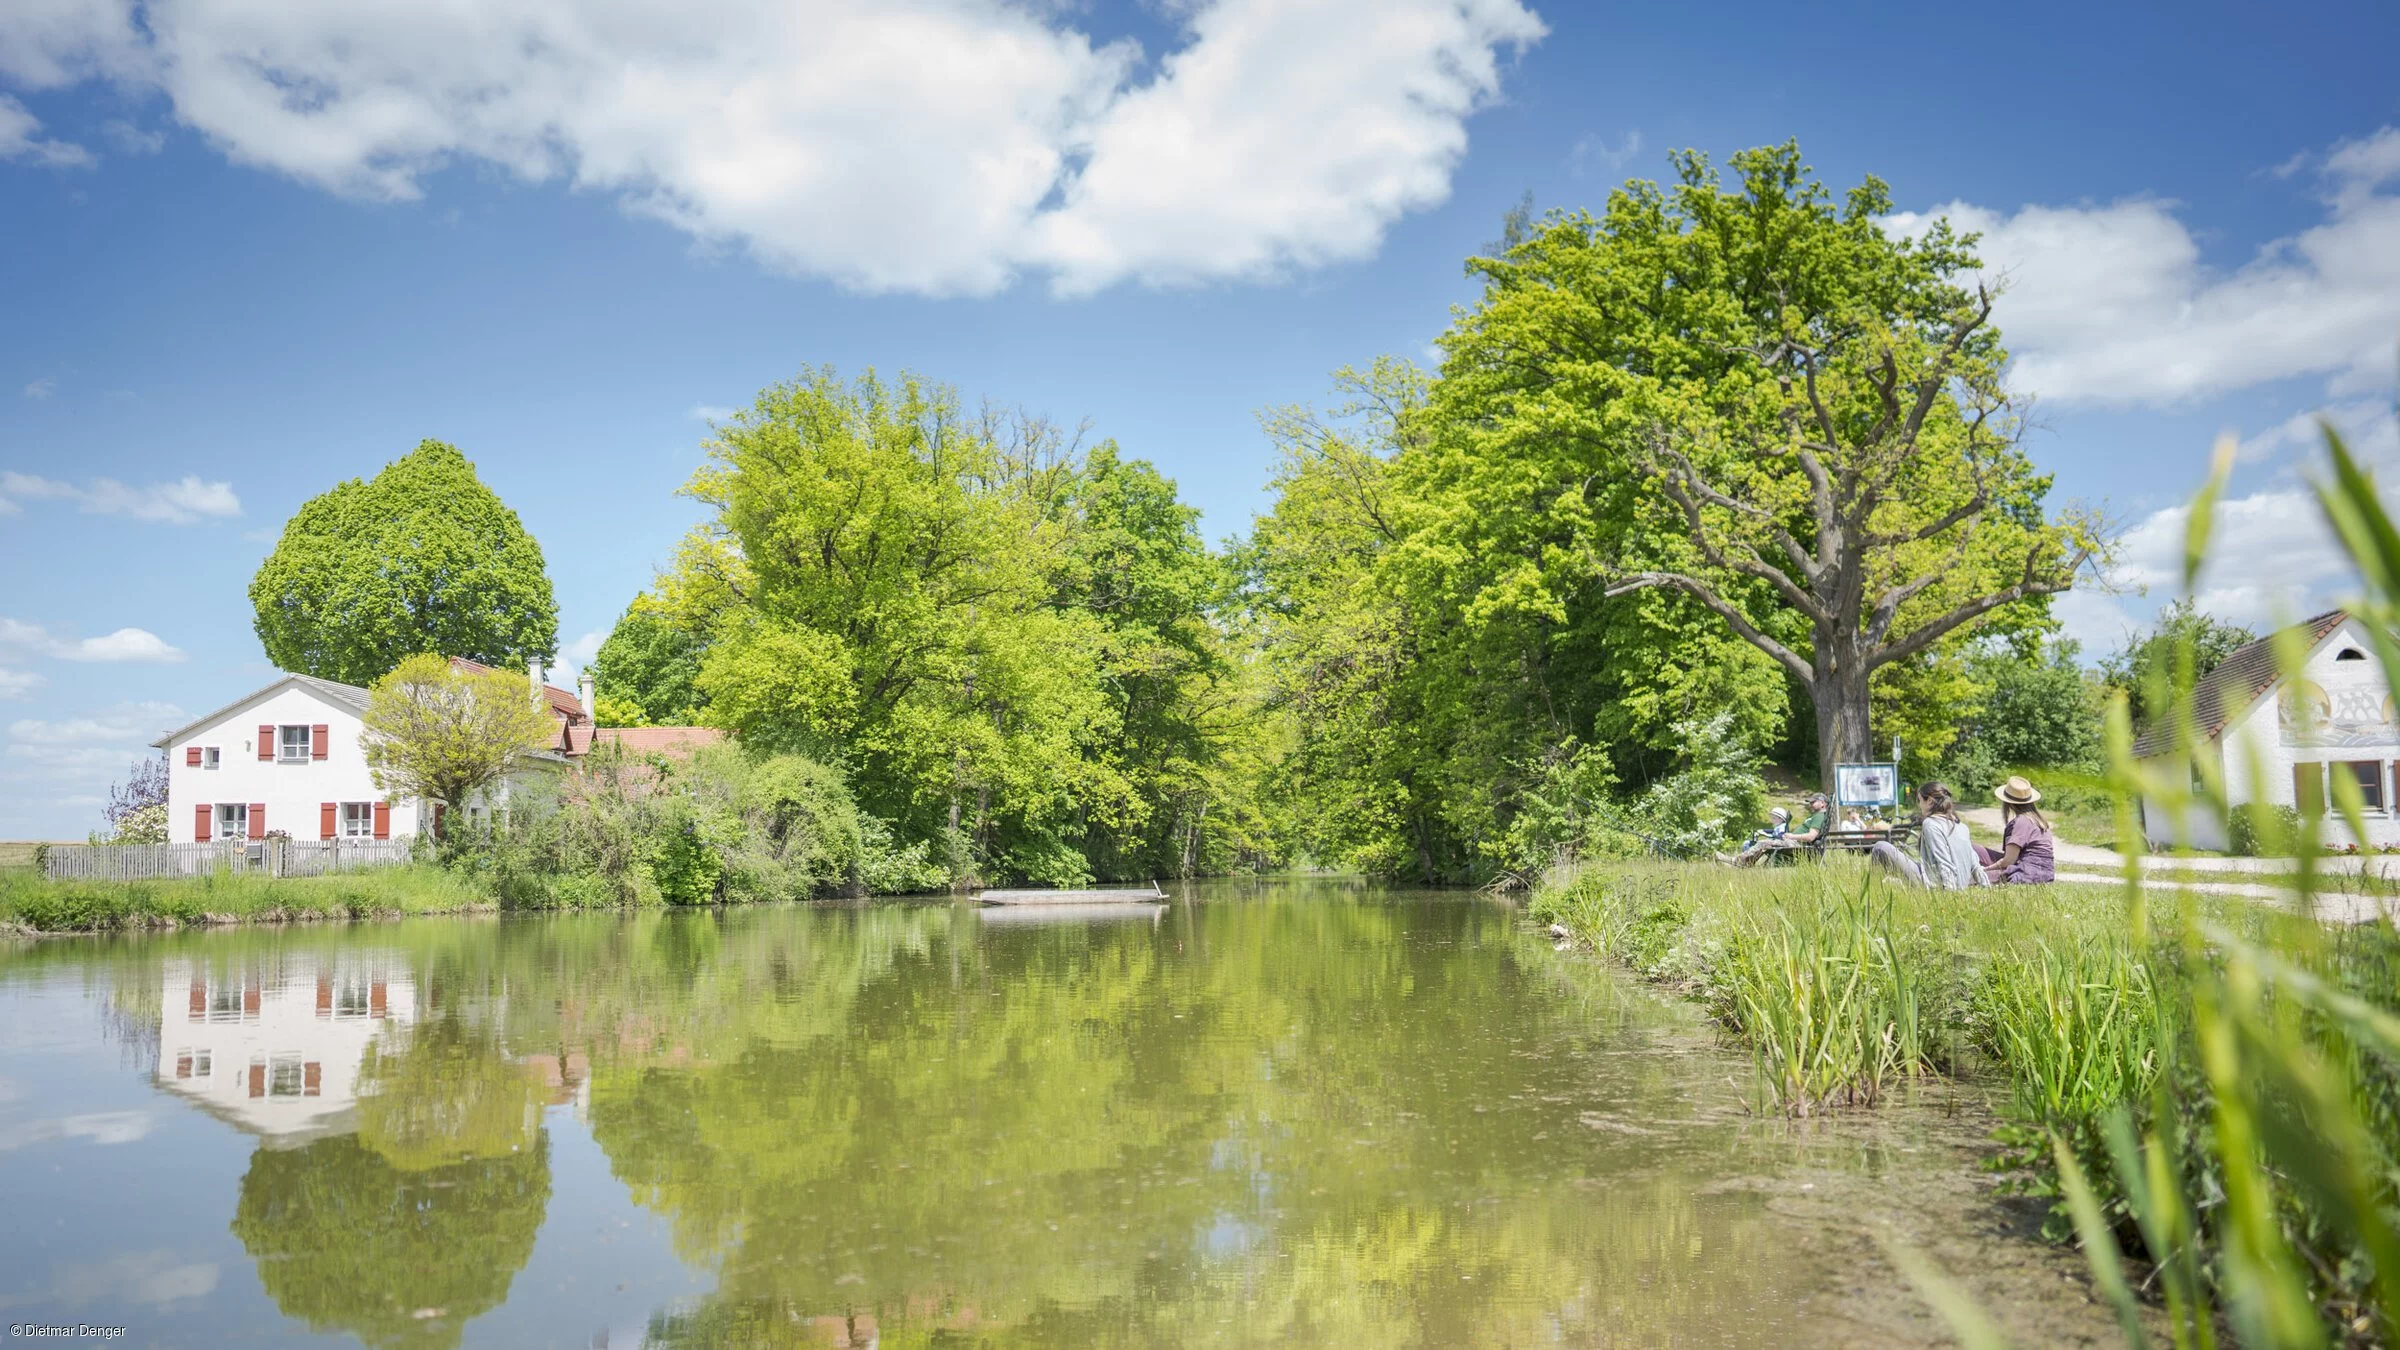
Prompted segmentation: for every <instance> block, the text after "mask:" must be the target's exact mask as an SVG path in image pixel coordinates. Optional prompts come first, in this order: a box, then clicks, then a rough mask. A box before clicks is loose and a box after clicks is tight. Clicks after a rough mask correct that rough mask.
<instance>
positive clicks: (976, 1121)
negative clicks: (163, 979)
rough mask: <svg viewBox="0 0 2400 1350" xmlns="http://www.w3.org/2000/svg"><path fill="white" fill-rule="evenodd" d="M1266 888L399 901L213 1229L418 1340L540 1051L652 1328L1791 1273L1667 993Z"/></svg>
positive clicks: (1570, 1302) (1746, 1297)
mask: <svg viewBox="0 0 2400 1350" xmlns="http://www.w3.org/2000/svg"><path fill="white" fill-rule="evenodd" d="M1293 889H1294V890H1295V891H1298V892H1300V893H1298V894H1295V895H1293V896H1292V897H1291V898H1289V899H1284V900H1277V901H1268V902H1262V903H1247V902H1231V903H1218V904H1203V905H1195V906H1178V907H1176V908H1175V909H1174V910H1173V911H1172V912H1171V913H1170V914H1169V915H1168V916H1167V917H1166V918H1165V919H1164V920H1163V922H1162V923H1161V924H1159V925H1157V926H1153V925H1151V924H1148V923H1130V924H1074V925H1066V926H1053V927H1041V926H1033V927H1026V926H1011V927H1008V928H1001V927H998V926H994V927H992V928H989V929H986V928H984V927H983V926H982V925H981V924H980V923H979V921H978V920H977V919H976V918H975V917H974V915H973V913H972V912H971V911H968V910H965V909H963V908H953V907H948V906H941V907H913V908H911V907H897V906H879V907H872V908H864V909H858V910H813V909H800V908H780V907H777V908H761V909H758V910H751V911H734V912H724V913H698V914H644V915H636V916H630V917H626V918H621V919H620V918H615V917H594V918H576V919H565V920H559V921H537V922H524V923H509V924H499V925H494V926H490V927H480V928H478V927H471V926H452V927H449V928H442V927H438V926H432V925H412V926H410V927H408V928H406V929H403V930H399V932H398V934H396V935H395V936H394V937H392V938H391V939H389V940H390V941H391V942H392V943H393V944H394V946H395V948H396V950H395V951H394V953H393V956H394V957H395V958H396V959H401V960H404V961H405V962H406V963H407V965H408V967H409V969H410V971H411V972H412V976H413V978H414V979H415V980H416V981H417V984H418V987H420V988H424V989H427V990H436V991H439V994H438V996H437V997H434V998H432V999H430V1000H429V1006H430V1007H431V1008H432V1012H431V1017H432V1019H433V1020H431V1021H430V1022H428V1023H425V1024H421V1025H419V1026H416V1027H413V1028H409V1029H407V1032H406V1034H405V1035H404V1036H401V1037H398V1038H395V1039H394V1040H393V1041H392V1042H391V1043H390V1044H389V1045H386V1046H382V1047H380V1048H379V1049H378V1051H377V1052H376V1053H375V1054H374V1055H372V1056H371V1062H370V1063H368V1064H367V1065H365V1066H364V1072H363V1074H362V1082H363V1084H364V1085H365V1087H366V1095H364V1096H363V1097H362V1099H361V1102H360V1105H359V1109H358V1112H357V1119H358V1122H359V1132H358V1134H357V1135H356V1136H355V1137H349V1138H340V1139H332V1140H325V1141H322V1142H319V1143H316V1144H313V1145H311V1146H309V1147H307V1148H304V1149H299V1150H293V1151H288V1152H275V1151H262V1152H261V1153H260V1154H259V1155H258V1156H257V1158H256V1159H255V1160H254V1161H253V1163H252V1165H251V1171H250V1175H249V1176H248V1177H247V1178H246V1179H245V1181H244V1183H243V1186H242V1191H241V1202H240V1211H239V1213H238V1214H237V1217H236V1219H235V1224H234V1227H235V1231H236V1232H237V1233H238V1234H239V1235H240V1236H241V1238H242V1241H243V1242H244V1243H245V1244H246V1245H247V1246H248V1247H249V1248H250V1250H251V1252H252V1253H253V1254H254V1255H255V1256H256V1257H257V1258H258V1260H259V1268H260V1273H261V1278H262V1279H263V1280H264V1281H265V1283H266V1286H267V1288H268V1290H269V1292H271V1293H272V1294H273V1295H274V1296H275V1298H276V1300H277V1302H278V1303H279V1304H280V1305H281V1306H282V1307H283V1309H284V1310H285V1311H286V1312H287V1313H289V1314H290V1315H292V1316H294V1317H298V1318H302V1319H304V1320H306V1321H307V1322H308V1323H309V1324H310V1325H311V1326H315V1327H321V1328H325V1329H335V1328H339V1329H342V1330H348V1331H352V1332H354V1333H356V1334H357V1335H359V1336H361V1337H362V1338H364V1339H366V1340H367V1341H369V1342H370V1343H374V1344H417V1343H424V1344H451V1343H455V1342H456V1341H457V1340H458V1339H459V1337H460V1335H461V1332H462V1328H463V1325H464V1323H465V1321H466V1319H468V1318H470V1317H473V1316H475V1315H476V1314H477V1313H479V1312H482V1311H484V1310H486V1309H489V1308H491V1307H493V1306H495V1305H497V1304H498V1303H499V1302H500V1301H501V1300H502V1299H503V1298H505V1297H506V1296H507V1293H508V1290H509V1286H510V1282H511V1280H512V1278H513V1276H514V1274H515V1272H516V1271H518V1270H519V1269H521V1268H522V1267H523V1265H524V1263H525V1262H526V1260H527V1259H528V1256H529V1255H530V1251H531V1246H532V1242H533V1236H534V1232H535V1230H536V1229H537V1228H538V1227H539V1226H540V1223H541V1219H542V1212H543V1209H544V1206H545V1203H546V1201H547V1197H548V1194H549V1189H550V1178H549V1171H548V1166H547V1156H548V1155H547V1146H546V1140H545V1138H544V1135H543V1133H542V1127H541V1125H540V1116H539V1112H540V1107H541V1102H542V1100H543V1096H542V1085H541V1083H540V1082H537V1078H539V1077H541V1076H542V1074H543V1073H547V1074H548V1075H550V1076H551V1077H552V1078H556V1077H558V1076H559V1072H558V1071H559V1066H564V1065H570V1064H572V1065H575V1066H577V1071H576V1072H575V1073H574V1074H573V1075H570V1077H572V1078H574V1079H578V1080H580V1079H582V1077H583V1072H584V1066H588V1073H589V1078H588V1082H586V1083H585V1084H584V1095H582V1096H581V1098H580V1102H581V1110H582V1113H583V1115H584V1119H585V1120H586V1122H587V1123H588V1125H589V1128H590V1130H591V1133H592V1136H593V1138H594V1140H595V1141H596V1142H597V1143H598V1145H599V1146H600V1148H601V1149H602V1150H603V1151H604V1152H605V1153H606V1155H607V1157H608V1160H609V1165H610V1168H611V1170H612V1172H613V1174H614V1175H615V1177H616V1178H617V1180H618V1181H619V1182H621V1183H622V1184H623V1185H624V1186H625V1187H626V1188H627V1192H628V1194H629V1195H630V1197H631V1198H632V1200H633V1201H634V1202H635V1203H636V1204H638V1205H640V1206H642V1207H644V1208H647V1209H649V1210H651V1211H652V1212H654V1213H656V1214H658V1215H659V1216H661V1217H662V1218H663V1219H664V1220H665V1221H666V1223H667V1225H668V1229H669V1233H670V1235H671V1239H672V1242H673V1244H674V1248H675V1250H676V1252H677V1254H678V1255H679V1256H681V1257H682V1258H683V1260H684V1261H686V1262H687V1263H689V1264H690V1265H691V1266H692V1267H694V1268H695V1269H698V1270H701V1271H706V1272H708V1273H710V1274H712V1275H713V1276H714V1279H715V1290H714V1292H713V1293H712V1294H710V1295H709V1296H707V1297H706V1298H705V1299H703V1300H702V1301H701V1302H700V1303H698V1304H697V1305H695V1306H691V1307H687V1308H679V1309H673V1310H662V1311H661V1312H660V1313H658V1314H657V1315H656V1316H654V1318H653V1319H652V1322H651V1325H650V1328H649V1331H650V1335H651V1338H652V1339H653V1340H656V1341H658V1342H661V1343H667V1344H693V1345H713V1344H778V1343H789V1344H799V1345H828V1344H833V1345H840V1344H866V1343H868V1342H870V1341H872V1342H875V1343H879V1344H880V1345H882V1346H886V1347H890V1346H899V1345H906V1344H916V1343H923V1342H927V1341H933V1340H952V1339H956V1340H971V1341H974V1342H977V1343H984V1344H1023V1345H1035V1344H1042V1345H1049V1344H1086V1345H1153V1344H1155V1345H1168V1344H1173V1345H1191V1344H1224V1345H1235V1344H1249V1343H1260V1342H1270V1341H1282V1342H1293V1343H1339V1344H1442V1345H1452V1344H1493V1343H1520V1342H1529V1341H1534V1340H1540V1341H1544V1342H1552V1341H1558V1340H1566V1341H1570V1342H1573V1341H1583V1340H1592V1339H1601V1340H1606V1339H1612V1338H1613V1339H1635V1340H1640V1339H1647V1338H1650V1337H1652V1336H1663V1335H1670V1334H1672V1333H1673V1331H1674V1329H1675V1328H1678V1327H1690V1326H1694V1325H1710V1324H1714V1323H1718V1322H1720V1321H1721V1320H1722V1319H1724V1318H1728V1317H1733V1318H1739V1317H1742V1316H1744V1315H1746V1314H1745V1313H1744V1309H1745V1308H1767V1307H1784V1308H1789V1307H1790V1306H1792V1304H1793V1303H1794V1302H1795V1301H1796V1300H1798V1299H1800V1298H1803V1297H1805V1292H1806V1290H1807V1289H1809V1288H1812V1287H1815V1286H1817V1285H1821V1283H1822V1280H1823V1271H1822V1270H1821V1269H1819V1268H1818V1267H1816V1266H1814V1265H1811V1264H1810V1262H1809V1258H1808V1257H1807V1256H1806V1254H1805V1253H1803V1252H1800V1251H1797V1250H1795V1249H1794V1244H1792V1243H1790V1242H1789V1241H1788V1240H1784V1239H1782V1238H1779V1237H1778V1236H1777V1235H1776V1230H1775V1229H1773V1227H1772V1226H1771V1223H1772V1221H1771V1220H1770V1218H1769V1216H1768V1215H1767V1213H1766V1211H1765V1206H1764V1204H1763V1202H1762V1201H1761V1199H1760V1198H1759V1196H1758V1195H1757V1194H1756V1193H1755V1192H1754V1191H1751V1190H1748V1189H1745V1188H1743V1187H1740V1186H1735V1187H1731V1188H1728V1189H1727V1190H1726V1191H1725V1192H1724V1193H1716V1192H1714V1191H1712V1190H1711V1188H1710V1187H1709V1186H1707V1185H1706V1184H1705V1183H1707V1182H1708V1181H1710V1180H1712V1179H1716V1178H1720V1177H1722V1176H1723V1175H1724V1174H1725V1172H1726V1171H1727V1170H1728V1168H1729V1166H1730V1167H1732V1168H1735V1169H1738V1168H1739V1167H1741V1166H1743V1164H1742V1163H1740V1162H1738V1161H1736V1162H1732V1163H1730V1164H1729V1162H1728V1158H1729V1156H1731V1155H1733V1154H1738V1153H1739V1151H1740V1148H1741V1142H1740V1141H1741V1137H1742V1135H1743V1133H1744V1127H1743V1125H1742V1122H1741V1120H1740V1119H1739V1116H1738V1111H1737V1107H1738V1092H1736V1091H1735V1090H1733V1089H1729V1088H1728V1087H1727V1086H1726V1084H1725V1074H1726V1072H1727V1070H1728V1069H1729V1068H1730V1067H1731V1066H1730V1065H1728V1064H1727V1063H1725V1062H1723V1061H1722V1060H1721V1059H1719V1058H1718V1057H1717V1056H1716V1052H1715V1051H1714V1050H1713V1049H1711V1047H1710V1046H1709V1044H1708V1041H1707V1038H1706V1035H1705V1033H1696V1032H1695V1030H1694V1027H1693V1023H1692V1021H1691V1019H1690V1018H1689V1016H1688V1014H1685V1013H1683V1012H1680V1011H1673V1010H1665V1009H1662V1007H1661V1005H1660V1004H1659V1003H1658V1002H1656V1001H1654V1000H1652V999H1650V998H1649V997H1647V996H1646V995H1641V994H1638V993H1628V992H1627V991H1626V990H1625V989H1624V987H1623V986H1621V985H1619V984H1616V983H1614V982H1611V981H1609V980H1606V979H1605V978H1595V979H1591V980H1588V981H1586V982H1585V983H1583V984H1581V985H1578V986H1577V987H1576V989H1575V990H1574V991H1565V990H1563V989H1562V983H1561V982H1562V978H1564V977H1563V976H1562V973H1561V968H1560V965H1559V963H1558V961H1557V959H1556V958H1554V957H1553V955H1552V954H1551V953H1550V952H1549V951H1548V949H1547V947H1546V946H1544V945H1542V944H1539V943H1535V942H1530V941H1527V940H1526V939H1525V938H1524V937H1523V936H1522V935H1520V934H1519V933H1517V932H1516V929H1515V923H1516V921H1515V919H1514V917H1513V916H1512V915H1511V914H1510V913H1508V912H1507V911H1504V910H1500V909H1497V908H1494V907H1490V906H1487V905H1483V904H1480V903H1477V902H1474V901H1470V900H1447V901H1433V902H1382V901H1367V900H1360V899H1358V898H1356V897H1354V896H1347V895H1344V894H1342V893H1340V892H1339V891H1338V890H1336V889H1334V888H1330V887H1323V888H1313V889H1309V890H1302V889H1301V888H1293ZM536 1066H548V1067H547V1068H546V1069H542V1070H541V1071H540V1072H535V1071H534V1070H535V1068H536ZM570 1086H571V1084H570ZM528 1296H530V1295H528ZM428 1309H431V1310H435V1312H434V1313H433V1314H432V1315H429V1316H424V1317H420V1316H419V1314H420V1313H424V1312H425V1311H426V1310H428ZM577 1312H578V1310H576V1309H573V1308H561V1309H559V1310H558V1313H559V1315H560V1316H561V1317H562V1318H565V1319H568V1320H569V1321H571V1320H572V1318H573V1317H574V1316H575V1315H576V1314H577ZM571 1329H572V1328H568V1327H562V1330H571Z"/></svg>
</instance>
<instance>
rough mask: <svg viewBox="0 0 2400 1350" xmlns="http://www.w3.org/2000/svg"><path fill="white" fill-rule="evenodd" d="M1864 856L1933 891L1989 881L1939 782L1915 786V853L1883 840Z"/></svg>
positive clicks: (1960, 888) (1947, 792)
mask: <svg viewBox="0 0 2400 1350" xmlns="http://www.w3.org/2000/svg"><path fill="white" fill-rule="evenodd" d="M1867 857H1868V859H1869V860H1871V861H1872V862H1874V863H1875V864H1877V865H1878V866H1881V867H1883V868H1886V869H1887V870H1889V871H1892V872H1895V873H1898V874H1899V875H1901V876H1903V877H1906V878H1908V879H1909V880H1910V881H1913V882H1915V883H1917V884H1918V885H1920V886H1930V887H1932V888H1933V889H1935V890H1937V891H1963V890H1966V889H1968V888H1969V887H1972V886H1989V885H1991V884H1992V879H1991V877H1990V876H1989V875H1988V874H1986V873H1985V871H1984V869H1983V859H1982V858H1981V857H1980V856H1979V854H1978V851H1977V849H1976V847H1975V843H1974V841H1973V840H1972V839H1970V838H1969V837H1968V836H1967V824H1966V822H1965V821H1963V820H1960V819H1959V818H1958V800H1957V798H1955V797H1953V796H1951V794H1950V789H1949V788H1947V787H1945V786H1943V785H1942V784H1940V783H1927V784H1925V785H1924V786H1923V787H1920V788H1918V789H1917V856H1915V857H1913V858H1912V857H1910V856H1908V854H1907V853H1905V852H1902V851H1901V849H1900V846H1899V845H1897V844H1894V843H1892V842H1891V841H1890V840H1888V839H1887V840H1884V841H1882V842H1880V843H1878V844H1876V845H1875V847H1873V848H1871V849H1869V850H1867Z"/></svg>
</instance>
